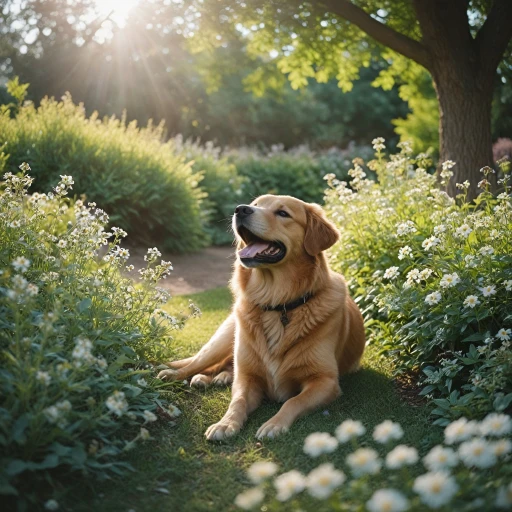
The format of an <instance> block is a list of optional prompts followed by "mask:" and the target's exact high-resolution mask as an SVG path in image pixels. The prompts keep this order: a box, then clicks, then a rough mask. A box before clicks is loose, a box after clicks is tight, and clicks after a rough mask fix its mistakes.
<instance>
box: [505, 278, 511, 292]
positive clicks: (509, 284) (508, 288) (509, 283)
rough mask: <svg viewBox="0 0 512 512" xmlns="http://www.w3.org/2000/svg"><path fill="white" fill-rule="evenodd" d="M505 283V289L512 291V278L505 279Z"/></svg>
mask: <svg viewBox="0 0 512 512" xmlns="http://www.w3.org/2000/svg"><path fill="white" fill-rule="evenodd" d="M503 284H504V285H505V290H507V292H510V291H512V279H509V280H508V281H504V282H503Z"/></svg>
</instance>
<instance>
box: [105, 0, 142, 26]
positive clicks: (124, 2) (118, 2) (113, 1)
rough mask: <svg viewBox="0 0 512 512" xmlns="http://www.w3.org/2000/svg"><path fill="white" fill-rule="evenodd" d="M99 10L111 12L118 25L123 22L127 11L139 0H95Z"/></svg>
mask: <svg viewBox="0 0 512 512" xmlns="http://www.w3.org/2000/svg"><path fill="white" fill-rule="evenodd" d="M95 2H96V6H97V9H98V11H99V12H101V13H102V14H105V15H106V14H110V13H112V14H111V18H112V19H113V20H114V21H115V22H116V23H117V24H118V25H119V24H124V22H125V21H126V18H127V17H128V14H129V12H130V11H131V10H132V9H133V8H134V7H135V6H136V5H137V4H138V3H139V0H95Z"/></svg>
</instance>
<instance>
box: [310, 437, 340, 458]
mask: <svg viewBox="0 0 512 512" xmlns="http://www.w3.org/2000/svg"><path fill="white" fill-rule="evenodd" d="M337 447H338V441H337V439H336V438H335V437H332V436H331V435H330V434H328V433H327V432H314V433H313V434H309V436H308V437H306V439H305V440H304V453H305V454H307V455H309V456H310V457H318V456H319V455H322V453H332V452H333V451H334V450H336V448H337Z"/></svg>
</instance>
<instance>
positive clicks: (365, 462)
mask: <svg viewBox="0 0 512 512" xmlns="http://www.w3.org/2000/svg"><path fill="white" fill-rule="evenodd" d="M347 464H348V465H349V466H350V469H351V470H352V473H353V474H354V476H356V477H358V476H361V475H366V474H369V475H374V474H376V473H378V472H379V471H380V468H381V466H382V463H381V461H380V460H379V456H378V454H377V452H376V451H375V450H372V449H371V448H359V450H356V451H355V452H354V453H351V454H350V455H349V456H348V457H347Z"/></svg>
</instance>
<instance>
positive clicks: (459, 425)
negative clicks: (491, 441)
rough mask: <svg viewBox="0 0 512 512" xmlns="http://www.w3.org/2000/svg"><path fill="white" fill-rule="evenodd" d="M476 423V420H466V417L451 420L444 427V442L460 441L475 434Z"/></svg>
mask: <svg viewBox="0 0 512 512" xmlns="http://www.w3.org/2000/svg"><path fill="white" fill-rule="evenodd" d="M477 430H478V425H477V423H476V421H468V420H467V419H466V418H460V419H458V420H456V421H452V422H451V423H450V424H449V425H448V426H447V427H446V428H445V429H444V440H445V443H446V444H453V443H460V442H461V441H465V440H466V439H469V438H470V437H472V436H473V434H476V432H477Z"/></svg>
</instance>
